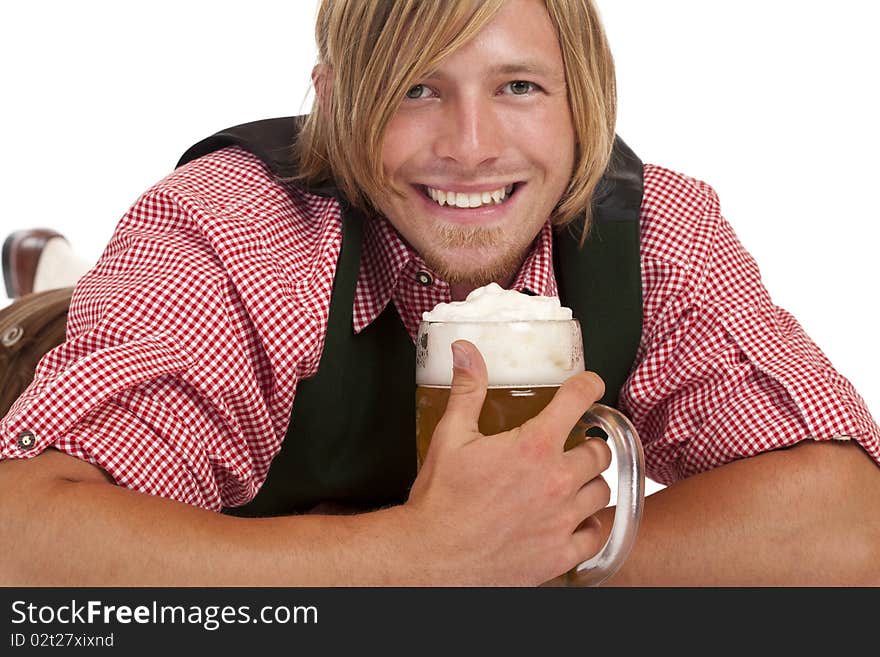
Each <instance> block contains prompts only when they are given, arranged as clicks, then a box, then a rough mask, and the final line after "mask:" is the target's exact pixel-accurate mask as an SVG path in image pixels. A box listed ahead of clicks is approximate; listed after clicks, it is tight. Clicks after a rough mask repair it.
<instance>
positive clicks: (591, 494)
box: [574, 477, 611, 520]
mask: <svg viewBox="0 0 880 657" xmlns="http://www.w3.org/2000/svg"><path fill="white" fill-rule="evenodd" d="M610 501H611V487H610V486H609V485H608V482H607V481H605V479H604V478H602V477H594V478H593V479H591V480H590V481H588V482H587V483H586V484H584V485H583V486H581V489H580V490H579V491H578V492H577V493H576V494H575V496H574V507H575V509H577V513H578V515H579V517H580V518H581V520H583V519H584V518H587V517H589V516H592V515H593V514H594V513H598V512H599V511H601V510H602V509H604V508H605V507H606V506H608V503H609V502H610Z"/></svg>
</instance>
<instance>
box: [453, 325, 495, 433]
mask: <svg viewBox="0 0 880 657" xmlns="http://www.w3.org/2000/svg"><path fill="white" fill-rule="evenodd" d="M488 381H489V375H488V373H487V371H486V362H485V361H484V360H483V356H482V354H480V350H479V349H477V348H476V347H475V346H474V345H473V344H471V343H470V342H468V341H466V340H457V341H455V342H453V343H452V389H451V390H450V391H449V401H448V402H447V404H446V412H445V413H444V414H443V424H445V425H446V427H447V428H449V429H452V430H453V431H452V432H453V433H454V434H456V435H462V436H463V435H465V434H466V433H476V432H478V431H479V428H478V426H477V423H478V420H479V419H480V409H482V408H483V401H484V400H485V399H486V387H487V385H488Z"/></svg>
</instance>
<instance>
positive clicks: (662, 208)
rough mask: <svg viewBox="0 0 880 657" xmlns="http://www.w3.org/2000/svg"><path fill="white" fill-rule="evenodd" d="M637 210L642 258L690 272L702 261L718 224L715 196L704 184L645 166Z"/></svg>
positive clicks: (717, 204)
mask: <svg viewBox="0 0 880 657" xmlns="http://www.w3.org/2000/svg"><path fill="white" fill-rule="evenodd" d="M644 176H645V177H644V180H645V185H644V195H643V197H642V209H641V230H642V238H641V249H642V258H643V259H652V260H655V261H659V262H663V263H665V264H666V265H668V266H670V267H676V268H683V269H686V270H690V269H692V268H694V267H695V266H699V265H700V264H702V262H703V261H704V258H705V256H706V255H707V252H708V249H709V247H710V244H711V242H712V240H713V239H714V236H715V233H716V232H717V230H718V228H719V226H720V224H721V221H722V219H721V212H720V203H719V200H718V194H717V193H716V192H715V190H714V189H713V188H712V187H711V186H710V185H708V184H707V183H705V182H703V181H701V180H698V179H696V178H692V177H690V176H687V175H684V174H682V173H678V172H676V171H673V170H671V169H667V168H665V167H661V166H657V165H654V164H646V165H645V167H644Z"/></svg>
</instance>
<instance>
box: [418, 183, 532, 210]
mask: <svg viewBox="0 0 880 657" xmlns="http://www.w3.org/2000/svg"><path fill="white" fill-rule="evenodd" d="M520 184H521V183H512V184H510V185H506V186H504V187H499V188H498V189H494V190H490V191H485V192H456V191H450V190H443V189H437V188H434V187H428V186H427V185H422V186H421V189H422V193H424V195H425V196H427V197H428V198H429V199H431V200H432V201H434V202H435V203H437V205H439V206H440V207H443V206H446V205H448V206H449V207H452V208H461V209H471V208H482V207H485V206H495V205H501V204H503V203H505V202H506V201H507V200H509V199H510V197H511V196H513V195H514V194H515V193H516V190H517V188H518V187H519V186H520Z"/></svg>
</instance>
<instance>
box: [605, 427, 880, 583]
mask: <svg viewBox="0 0 880 657" xmlns="http://www.w3.org/2000/svg"><path fill="white" fill-rule="evenodd" d="M612 513H613V510H612V509H610V508H609V509H605V510H603V511H602V512H600V514H599V517H600V519H601V520H602V524H603V527H605V528H606V531H607V529H609V528H610V526H611V517H612ZM609 583H610V584H611V585H635V586H699V585H708V586H778V585H788V586H801V585H805V586H822V585H832V586H851V585H869V586H877V585H880V469H878V467H877V465H875V463H874V462H873V461H872V460H871V458H870V457H869V456H868V455H867V454H865V453H864V452H863V451H862V449H861V448H860V447H859V446H858V445H857V444H856V443H855V442H821V443H820V442H813V441H805V442H802V443H799V444H798V445H796V446H794V447H791V448H789V449H783V450H777V451H773V452H767V453H764V454H761V455H758V456H754V457H751V458H748V459H744V460H740V461H735V462H732V463H729V464H727V465H723V466H720V467H718V468H715V469H713V470H710V471H708V472H704V473H702V474H698V475H695V476H692V477H689V478H687V479H684V480H682V481H680V482H678V483H675V484H673V485H671V486H669V487H668V488H666V489H664V490H662V491H659V492H658V493H656V494H654V495H652V496H651V497H649V498H648V499H647V500H646V501H645V514H644V517H643V520H642V526H641V529H640V532H639V537H638V539H637V542H636V546H635V548H634V549H633V552H632V554H631V555H630V557H629V559H628V561H627V562H626V564H625V565H624V567H623V568H622V569H621V570H620V571H619V572H618V573H617V575H616V576H615V577H614V578H613V579H612V580H610V582H609Z"/></svg>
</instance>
